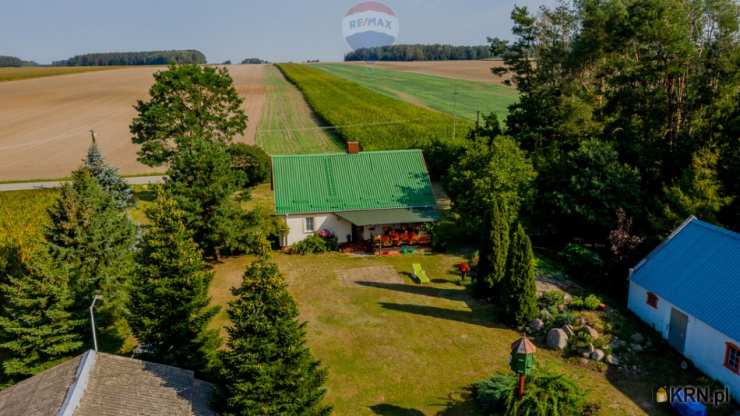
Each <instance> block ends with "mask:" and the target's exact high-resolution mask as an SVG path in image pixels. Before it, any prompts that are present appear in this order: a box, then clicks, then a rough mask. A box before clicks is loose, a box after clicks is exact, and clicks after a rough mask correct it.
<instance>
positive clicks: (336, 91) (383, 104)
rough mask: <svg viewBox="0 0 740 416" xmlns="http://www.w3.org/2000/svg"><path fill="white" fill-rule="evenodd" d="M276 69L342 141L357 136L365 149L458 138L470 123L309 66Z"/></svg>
mask: <svg viewBox="0 0 740 416" xmlns="http://www.w3.org/2000/svg"><path fill="white" fill-rule="evenodd" d="M278 68H279V69H280V70H281V71H282V72H283V74H284V75H285V76H286V78H288V80H289V81H291V82H292V83H293V84H295V85H296V86H297V87H298V89H300V90H301V91H302V92H303V95H304V96H305V97H306V101H308V103H309V105H311V108H313V110H314V112H315V113H316V114H317V115H318V116H319V117H320V118H321V119H322V120H324V121H326V122H327V123H329V124H331V125H332V126H334V128H335V129H336V132H337V133H338V134H339V135H340V136H341V137H342V138H343V139H344V140H345V141H346V140H357V141H359V142H360V143H361V144H362V146H363V148H364V149H365V150H382V149H407V148H413V147H423V146H424V145H425V144H427V143H429V142H431V141H432V140H434V139H437V140H440V141H450V140H452V141H454V140H459V139H460V138H461V137H464V135H465V134H466V133H467V131H468V130H469V128H470V127H471V126H472V123H471V122H470V121H468V120H465V119H461V118H455V117H452V116H450V115H449V114H445V113H442V112H438V111H435V110H430V109H427V108H424V107H420V106H417V105H413V104H410V103H408V102H405V101H401V100H398V99H395V98H392V97H390V96H388V95H384V94H381V93H378V92H376V91H373V90H371V89H368V88H366V87H363V86H362V85H360V84H358V83H356V82H352V81H349V80H347V79H345V78H342V77H339V76H336V75H332V74H330V73H328V72H326V71H323V70H321V69H319V68H316V67H313V66H311V65H301V64H280V65H278ZM453 132H454V133H455V135H454V137H453Z"/></svg>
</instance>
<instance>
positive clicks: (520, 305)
mask: <svg viewBox="0 0 740 416" xmlns="http://www.w3.org/2000/svg"><path fill="white" fill-rule="evenodd" d="M501 306H502V307H503V311H504V317H505V319H506V320H507V321H508V322H509V323H511V324H512V325H517V326H523V325H526V324H527V323H529V321H531V320H532V319H534V318H535V317H536V316H537V287H536V286H535V279H534V254H533V253H532V243H531V242H530V241H529V237H528V236H527V233H525V232H524V228H523V227H522V225H521V224H517V225H516V229H515V230H514V231H513V233H512V235H511V245H510V246H509V256H508V259H507V262H506V276H505V278H504V279H503V280H502V282H501Z"/></svg>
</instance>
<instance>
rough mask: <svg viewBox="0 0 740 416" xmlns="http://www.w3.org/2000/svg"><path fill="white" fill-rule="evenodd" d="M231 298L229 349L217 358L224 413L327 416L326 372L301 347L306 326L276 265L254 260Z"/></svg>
mask: <svg viewBox="0 0 740 416" xmlns="http://www.w3.org/2000/svg"><path fill="white" fill-rule="evenodd" d="M232 293H233V294H234V295H235V296H236V299H235V300H233V301H232V302H230V303H229V310H228V313H229V318H230V319H231V323H232V325H231V326H230V327H228V328H227V332H228V334H229V340H228V348H227V349H226V350H224V351H223V352H222V353H221V360H222V364H223V365H222V370H221V377H220V380H221V395H222V399H223V403H222V405H223V410H224V411H223V414H224V415H225V416H229V415H233V416H236V415H239V416H243V415H285V416H287V415H290V416H295V415H328V414H330V413H331V408H329V407H326V406H323V405H322V403H321V401H322V398H323V397H324V394H325V389H324V387H323V384H324V381H325V379H326V372H325V370H323V369H322V368H321V367H320V363H319V362H318V361H316V360H314V359H313V357H312V356H311V353H310V351H309V350H308V348H307V347H306V345H305V337H306V328H305V323H300V322H299V321H298V308H297V307H296V304H295V302H294V301H293V299H292V298H291V296H290V294H289V293H288V291H287V288H286V284H285V281H284V279H283V277H282V275H281V274H280V272H279V270H278V268H277V265H275V264H274V263H273V262H271V261H269V260H268V259H267V258H264V257H263V258H261V259H259V260H257V261H256V262H254V263H253V264H252V265H251V266H250V267H249V268H248V269H247V270H246V272H245V273H244V278H243V280H242V284H241V287H239V288H235V289H232Z"/></svg>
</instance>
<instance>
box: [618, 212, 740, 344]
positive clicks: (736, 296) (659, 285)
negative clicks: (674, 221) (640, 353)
mask: <svg viewBox="0 0 740 416" xmlns="http://www.w3.org/2000/svg"><path fill="white" fill-rule="evenodd" d="M632 281H633V282H635V283H637V284H638V285H640V286H642V287H644V288H645V289H647V290H649V291H651V292H655V293H656V294H657V295H658V296H659V297H661V298H664V299H666V300H667V301H668V302H670V303H672V304H673V305H675V306H676V307H677V308H679V309H682V310H683V311H685V312H687V313H689V314H690V315H693V316H694V317H695V318H696V319H699V320H701V321H703V322H705V323H706V324H708V325H709V326H711V327H713V328H714V329H716V330H718V331H720V332H722V333H723V334H725V335H727V336H729V337H730V338H732V339H735V340H740V234H738V233H735V232H732V231H730V230H726V229H724V228H721V227H717V226H715V225H712V224H709V223H707V222H704V221H700V220H698V219H696V218H694V217H691V218H689V219H688V220H687V221H686V222H685V223H684V224H683V225H682V226H681V227H679V229H677V231H676V232H674V234H672V235H671V237H669V238H668V240H666V241H665V242H663V244H661V245H660V246H658V248H656V249H655V250H654V251H653V252H652V253H650V255H649V256H648V257H646V258H645V260H643V261H642V262H640V264H639V265H638V266H637V268H636V269H635V270H634V271H633V273H632Z"/></svg>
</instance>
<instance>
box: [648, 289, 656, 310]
mask: <svg viewBox="0 0 740 416" xmlns="http://www.w3.org/2000/svg"><path fill="white" fill-rule="evenodd" d="M647 304H648V305H650V306H652V307H653V308H655V309H658V295H656V294H655V293H653V292H648V294H647Z"/></svg>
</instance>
